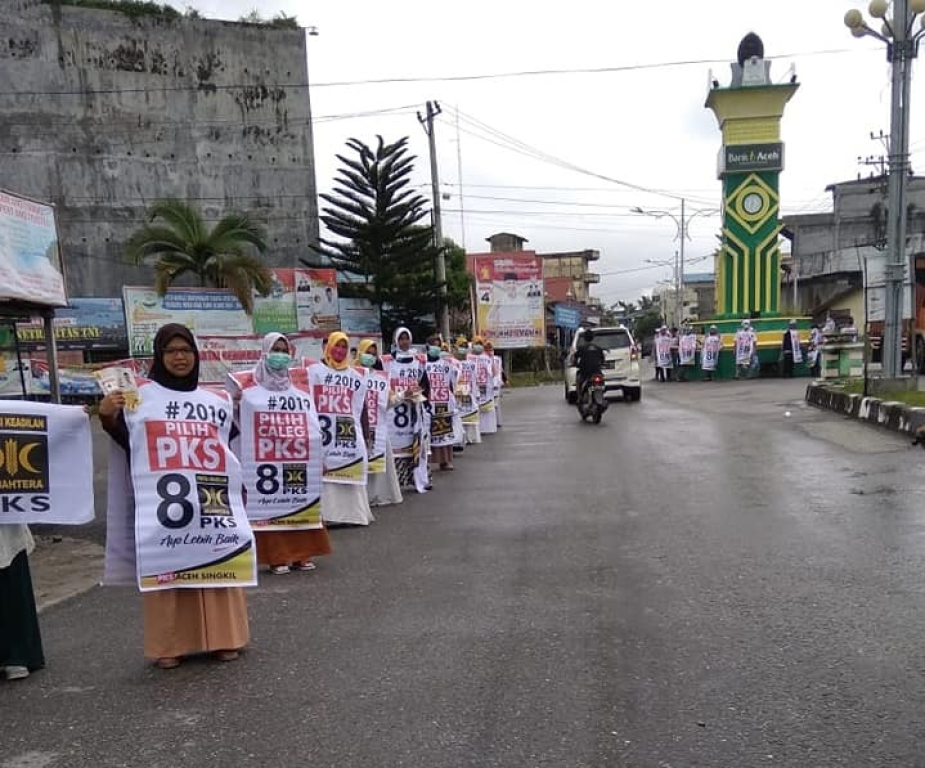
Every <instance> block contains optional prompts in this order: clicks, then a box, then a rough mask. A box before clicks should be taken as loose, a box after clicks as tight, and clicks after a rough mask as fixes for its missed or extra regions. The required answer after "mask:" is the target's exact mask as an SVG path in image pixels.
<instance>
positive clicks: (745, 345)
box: [653, 318, 823, 381]
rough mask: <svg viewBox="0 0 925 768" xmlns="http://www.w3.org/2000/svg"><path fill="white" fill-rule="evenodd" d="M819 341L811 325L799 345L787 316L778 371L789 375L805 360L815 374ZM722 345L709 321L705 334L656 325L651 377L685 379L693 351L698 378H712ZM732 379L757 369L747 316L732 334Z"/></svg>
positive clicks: (755, 372)
mask: <svg viewBox="0 0 925 768" xmlns="http://www.w3.org/2000/svg"><path fill="white" fill-rule="evenodd" d="M822 343H823V336H822V331H821V330H820V329H819V328H818V327H814V328H813V329H812V331H811V332H810V337H809V343H808V345H807V347H806V350H805V355H804V349H803V347H802V346H801V341H800V334H799V331H798V329H797V323H796V321H795V320H790V321H789V323H788V325H787V328H786V329H785V330H784V332H783V335H782V337H781V347H780V357H779V362H780V365H781V369H780V370H781V375H783V376H785V377H791V376H793V375H794V370H795V366H797V365H799V364H800V363H802V362H804V359H805V360H806V362H807V364H808V365H809V367H810V368H811V370H812V371H813V372H814V373H815V374H816V375H818V369H819V358H820V355H819V349H820V347H821V346H822ZM722 349H723V336H722V334H721V333H720V332H719V330H718V328H717V327H716V326H715V325H711V326H710V327H709V329H708V331H707V333H706V334H704V335H703V336H698V335H697V331H696V330H695V328H694V327H693V326H692V325H689V324H687V325H684V326H682V328H681V329H680V331H679V330H678V329H677V328H672V329H670V330H669V329H668V327H667V326H664V325H663V326H662V327H661V328H659V329H658V331H657V333H656V336H655V343H654V350H653V351H654V357H655V379H656V381H671V380H672V378H673V377H676V378H677V380H678V381H686V380H687V379H688V376H689V374H690V372H692V371H694V370H696V367H697V355H698V353H699V355H700V369H701V373H702V375H701V378H702V379H703V380H704V381H712V380H713V378H714V376H715V374H716V368H717V365H718V363H719V356H720V352H721V351H722ZM733 353H734V355H735V374H734V378H736V379H748V378H753V377H755V376H757V375H758V374H759V373H760V370H761V364H760V361H759V359H758V334H757V333H756V331H755V329H754V327H752V323H751V320H749V319H747V318H746V319H745V320H742V322H741V325H740V326H739V328H738V330H736V332H735V336H734V337H733Z"/></svg>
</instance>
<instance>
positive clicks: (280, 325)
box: [254, 269, 340, 334]
mask: <svg viewBox="0 0 925 768" xmlns="http://www.w3.org/2000/svg"><path fill="white" fill-rule="evenodd" d="M270 272H271V273H272V275H273V288H272V289H271V291H270V295H269V296H255V297H254V330H255V332H256V333H259V334H266V333H271V332H273V331H276V332H278V333H287V334H289V333H297V332H299V331H319V332H330V331H336V330H337V329H338V328H340V318H339V316H338V303H337V272H336V270H333V269H271V270H270Z"/></svg>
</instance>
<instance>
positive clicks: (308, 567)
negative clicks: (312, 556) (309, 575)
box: [293, 560, 316, 571]
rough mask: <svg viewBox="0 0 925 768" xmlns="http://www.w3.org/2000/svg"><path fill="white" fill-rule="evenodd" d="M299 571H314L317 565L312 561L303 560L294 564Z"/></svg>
mask: <svg viewBox="0 0 925 768" xmlns="http://www.w3.org/2000/svg"><path fill="white" fill-rule="evenodd" d="M293 565H294V566H295V569H296V570H297V571H314V570H315V567H316V566H315V564H314V563H313V562H312V561H311V560H302V561H300V562H296V563H293Z"/></svg>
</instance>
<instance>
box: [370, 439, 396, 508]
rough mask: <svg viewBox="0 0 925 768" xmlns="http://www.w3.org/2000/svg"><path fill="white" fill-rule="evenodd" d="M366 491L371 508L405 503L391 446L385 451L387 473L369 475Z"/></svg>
mask: <svg viewBox="0 0 925 768" xmlns="http://www.w3.org/2000/svg"><path fill="white" fill-rule="evenodd" d="M366 489H367V495H368V496H369V506H371V507H384V506H386V505H388V504H401V503H402V502H403V501H404V497H402V495H401V485H399V483H398V471H397V470H396V469H395V456H394V455H393V454H392V445H391V444H388V445H387V446H386V450H385V472H380V473H378V474H376V475H369V482H368V483H367V484H366Z"/></svg>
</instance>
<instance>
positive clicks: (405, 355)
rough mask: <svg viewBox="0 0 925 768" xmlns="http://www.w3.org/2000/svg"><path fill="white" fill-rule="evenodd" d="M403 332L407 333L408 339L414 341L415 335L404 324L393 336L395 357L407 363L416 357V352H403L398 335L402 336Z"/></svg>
mask: <svg viewBox="0 0 925 768" xmlns="http://www.w3.org/2000/svg"><path fill="white" fill-rule="evenodd" d="M403 333H407V334H408V339H409V340H410V341H412V342H413V341H414V336H412V335H411V331H409V330H408V329H407V328H405V327H404V326H402V327H401V328H396V329H395V335H394V336H392V343H393V344H394V345H395V359H396V360H398V361H399V362H401V363H407V362H409V361H410V360H411V359H413V358H414V353H413V352H411V351H410V350H409V351H408V352H402V351H401V349H399V347H398V337H399V336H401V335H402V334H403ZM403 358H404V359H403Z"/></svg>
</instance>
